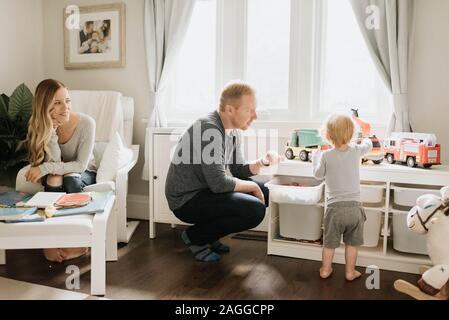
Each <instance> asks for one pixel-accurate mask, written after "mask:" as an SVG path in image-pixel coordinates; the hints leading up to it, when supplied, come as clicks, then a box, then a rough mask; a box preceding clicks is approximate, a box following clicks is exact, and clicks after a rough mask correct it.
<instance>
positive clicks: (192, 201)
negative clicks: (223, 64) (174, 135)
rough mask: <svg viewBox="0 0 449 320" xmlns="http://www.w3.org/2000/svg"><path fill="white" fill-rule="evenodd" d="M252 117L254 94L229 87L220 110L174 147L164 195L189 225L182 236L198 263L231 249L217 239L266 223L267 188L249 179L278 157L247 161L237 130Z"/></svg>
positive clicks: (241, 86)
mask: <svg viewBox="0 0 449 320" xmlns="http://www.w3.org/2000/svg"><path fill="white" fill-rule="evenodd" d="M256 119H257V114H256V97H255V92H254V90H253V89H252V88H251V87H250V86H249V85H247V84H244V83H231V84H229V85H227V86H226V87H225V88H224V90H223V92H222V94H221V98H220V106H219V109H218V111H214V112H212V113H210V114H209V115H208V116H207V117H206V118H202V119H199V120H197V121H196V122H195V123H194V124H193V125H192V126H190V127H189V128H188V129H187V131H186V132H185V133H184V134H183V136H182V137H181V139H180V141H179V142H178V145H177V146H176V150H175V153H174V156H173V159H172V163H171V165H170V168H169V171H168V174H167V180H166V186H165V195H166V197H167V200H168V204H169V207H170V209H171V210H172V211H173V213H174V214H175V215H176V217H177V218H178V219H180V220H181V221H184V222H186V223H189V224H193V226H191V227H189V228H188V229H187V230H185V231H184V232H183V233H182V235H181V237H182V240H183V241H184V242H185V244H186V245H188V246H189V248H190V250H191V252H192V253H193V255H194V257H195V258H196V259H197V260H199V261H218V260H219V259H220V255H219V253H226V252H229V251H230V248H229V246H227V245H225V244H223V243H221V242H220V241H219V239H220V238H222V237H224V236H226V235H228V234H230V233H235V232H240V231H243V230H248V229H252V228H255V227H256V226H258V225H259V224H260V223H261V222H262V220H263V219H264V216H265V209H266V206H268V190H267V188H266V187H264V186H263V184H259V183H256V182H254V181H252V180H250V179H249V178H250V177H251V176H254V175H256V174H258V173H259V171H260V169H261V168H262V167H264V166H270V165H275V164H277V163H278V162H279V160H280V157H279V156H278V155H277V154H273V153H270V154H267V155H266V156H265V157H264V158H262V159H259V160H256V161H254V162H251V163H246V162H245V160H244V157H243V154H242V150H241V145H242V142H241V140H242V138H241V134H240V130H246V129H248V128H249V127H250V125H251V123H252V122H253V121H254V120H256ZM227 168H228V169H229V170H230V173H231V174H232V176H230V175H227V174H226V169H227Z"/></svg>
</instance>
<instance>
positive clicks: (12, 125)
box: [0, 84, 33, 187]
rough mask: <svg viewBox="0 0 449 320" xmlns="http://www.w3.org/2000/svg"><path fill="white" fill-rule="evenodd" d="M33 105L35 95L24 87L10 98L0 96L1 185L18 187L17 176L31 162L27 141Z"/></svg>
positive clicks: (20, 87) (21, 86)
mask: <svg viewBox="0 0 449 320" xmlns="http://www.w3.org/2000/svg"><path fill="white" fill-rule="evenodd" d="M32 102H33V94H32V93H31V91H30V89H28V87H27V86H26V85H25V84H21V85H19V86H18V87H17V88H16V89H15V90H14V92H13V93H12V95H11V97H8V96H7V95H6V94H2V95H1V96H0V150H1V152H0V185H3V186H8V187H15V180H16V176H17V173H18V172H19V170H20V169H21V168H22V167H24V166H25V165H27V163H28V161H27V149H26V144H25V139H26V136H27V133H28V121H29V119H30V116H31V112H32V108H33V107H32Z"/></svg>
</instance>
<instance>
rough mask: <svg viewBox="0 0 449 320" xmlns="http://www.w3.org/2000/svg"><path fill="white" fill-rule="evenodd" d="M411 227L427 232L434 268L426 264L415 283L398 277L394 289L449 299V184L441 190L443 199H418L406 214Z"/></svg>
mask: <svg viewBox="0 0 449 320" xmlns="http://www.w3.org/2000/svg"><path fill="white" fill-rule="evenodd" d="M407 226H408V228H409V229H410V230H411V231H413V232H416V233H421V234H427V251H428V252H429V256H430V259H431V260H432V263H433V267H428V266H423V267H421V268H420V273H421V274H422V276H421V279H419V280H418V285H417V286H415V285H413V284H411V283H409V282H407V281H404V280H396V281H395V282H394V288H395V289H396V290H398V291H400V292H403V293H405V294H408V295H409V296H411V297H413V298H415V299H418V300H448V299H449V187H444V188H442V189H441V198H439V197H437V196H435V195H430V194H426V195H423V196H421V197H419V198H418V199H417V200H416V206H415V207H413V208H412V209H411V210H410V212H409V213H408V216H407Z"/></svg>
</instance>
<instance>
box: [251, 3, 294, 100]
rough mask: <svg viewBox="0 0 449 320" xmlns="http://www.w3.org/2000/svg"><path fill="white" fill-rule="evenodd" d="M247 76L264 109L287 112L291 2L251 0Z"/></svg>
mask: <svg viewBox="0 0 449 320" xmlns="http://www.w3.org/2000/svg"><path fill="white" fill-rule="evenodd" d="M247 12H248V18H247V42H246V53H247V55H246V77H245V80H246V81H248V82H249V83H251V84H252V85H253V86H254V87H255V88H257V93H258V94H257V98H258V106H259V108H262V109H288V87H289V74H290V73H289V58H290V0H248V9H247Z"/></svg>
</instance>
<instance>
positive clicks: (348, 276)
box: [346, 270, 362, 281]
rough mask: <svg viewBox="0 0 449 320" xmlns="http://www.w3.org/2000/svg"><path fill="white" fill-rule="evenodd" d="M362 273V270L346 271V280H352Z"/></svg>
mask: <svg viewBox="0 0 449 320" xmlns="http://www.w3.org/2000/svg"><path fill="white" fill-rule="evenodd" d="M361 275H362V274H361V273H360V272H358V271H357V270H353V271H350V272H346V280H348V281H352V280H355V279H357V278H359V277H360V276H361Z"/></svg>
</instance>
